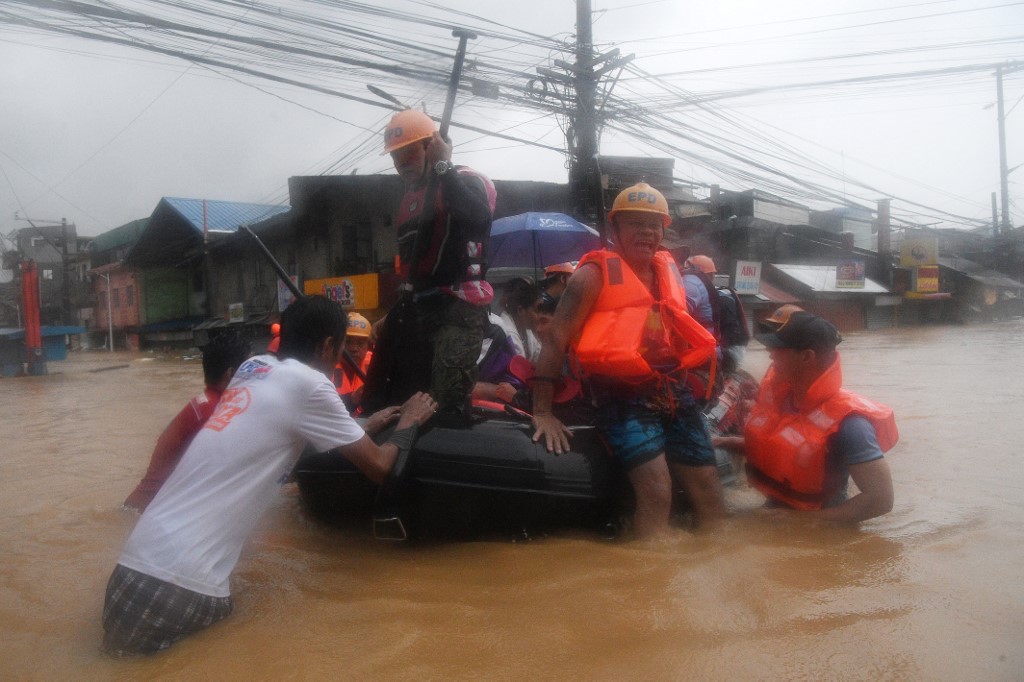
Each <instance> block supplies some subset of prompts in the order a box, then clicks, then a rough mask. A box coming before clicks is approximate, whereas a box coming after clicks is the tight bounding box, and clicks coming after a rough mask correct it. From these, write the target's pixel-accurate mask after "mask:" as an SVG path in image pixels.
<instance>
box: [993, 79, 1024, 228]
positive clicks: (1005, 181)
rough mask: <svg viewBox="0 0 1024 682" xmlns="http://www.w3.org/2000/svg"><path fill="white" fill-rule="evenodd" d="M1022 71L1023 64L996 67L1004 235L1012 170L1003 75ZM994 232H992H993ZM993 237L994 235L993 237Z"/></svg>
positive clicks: (1007, 223)
mask: <svg viewBox="0 0 1024 682" xmlns="http://www.w3.org/2000/svg"><path fill="white" fill-rule="evenodd" d="M1021 69H1024V64H1020V63H1018V62H1010V63H1008V64H1000V65H999V66H997V67H996V100H997V102H996V105H997V106H996V116H997V120H998V123H999V191H1000V192H1001V193H1002V201H1001V205H1002V209H1003V219H1002V221H1001V223H1000V231H1001V232H1002V233H1003V234H1006V232H1007V230H1009V229H1010V228H1011V227H1013V225H1011V224H1010V191H1009V185H1010V181H1009V177H1010V173H1011V171H1012V170H1013V169H1010V170H1007V167H1006V114H1004V113H1003V74H1004V73H1012V72H1014V71H1020V70H1021ZM993 232H994V231H993ZM993 236H994V235H993Z"/></svg>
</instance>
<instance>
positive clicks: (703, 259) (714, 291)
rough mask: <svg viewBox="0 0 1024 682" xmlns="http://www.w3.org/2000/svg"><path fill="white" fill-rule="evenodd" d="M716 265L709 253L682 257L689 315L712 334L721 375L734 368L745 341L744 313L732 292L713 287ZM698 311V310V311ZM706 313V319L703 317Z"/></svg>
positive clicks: (748, 341)
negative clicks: (708, 316) (716, 348)
mask: <svg viewBox="0 0 1024 682" xmlns="http://www.w3.org/2000/svg"><path fill="white" fill-rule="evenodd" d="M717 273H718V267H717V266H716V265H715V261H713V260H711V258H710V256H705V255H703V254H698V255H695V256H690V257H689V258H687V259H686V263H685V264H684V267H683V282H684V283H685V284H686V304H687V306H690V314H692V315H694V316H695V317H696V318H697V319H698V320H700V321H701V322H702V323H704V325H705V326H706V327H708V330H709V331H710V332H711V333H712V334H714V335H715V339H717V340H718V344H719V349H720V352H719V360H720V361H721V372H722V374H725V373H728V372H734V371H736V370H737V369H738V368H739V366H740V362H741V361H742V360H743V355H744V353H745V351H746V347H747V344H748V343H750V332H748V331H747V316H746V313H745V312H744V310H743V304H742V303H741V302H740V298H739V296H738V295H737V294H736V292H735V291H733V290H732V289H730V288H728V287H722V288H719V287H717V286H715V275H716V274H717ZM698 311H701V312H698ZM708 314H710V318H707V317H706V316H707V315H708Z"/></svg>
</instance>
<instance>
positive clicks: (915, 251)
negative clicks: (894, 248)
mask: <svg viewBox="0 0 1024 682" xmlns="http://www.w3.org/2000/svg"><path fill="white" fill-rule="evenodd" d="M938 264H939V240H938V238H936V237H908V238H907V239H904V240H903V243H902V244H900V265H902V266H904V267H914V266H915V265H938Z"/></svg>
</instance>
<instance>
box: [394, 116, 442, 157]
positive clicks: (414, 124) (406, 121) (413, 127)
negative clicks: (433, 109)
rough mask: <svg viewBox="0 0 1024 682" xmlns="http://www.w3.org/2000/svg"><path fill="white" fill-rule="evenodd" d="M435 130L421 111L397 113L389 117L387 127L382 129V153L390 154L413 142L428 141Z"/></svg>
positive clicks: (431, 122) (431, 121)
mask: <svg viewBox="0 0 1024 682" xmlns="http://www.w3.org/2000/svg"><path fill="white" fill-rule="evenodd" d="M436 130H437V128H436V127H435V126H434V121H433V120H431V118H430V117H429V116H427V115H426V114H424V113H423V112H422V111H416V110H415V109H405V110H404V111H399V112H398V113H397V114H395V115H394V116H392V117H391V120H390V121H388V127H387V128H385V129H384V153H385V154H390V153H391V152H393V151H395V150H396V149H401V148H402V147H407V146H409V145H410V144H412V143H414V142H419V141H420V140H426V139H429V138H431V137H433V135H434V132H435V131H436Z"/></svg>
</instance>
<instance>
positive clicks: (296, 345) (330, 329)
mask: <svg viewBox="0 0 1024 682" xmlns="http://www.w3.org/2000/svg"><path fill="white" fill-rule="evenodd" d="M347 328H348V316H347V315H346V314H345V311H344V310H343V309H342V307H341V304H339V303H337V302H336V301H331V300H330V299H327V298H325V297H323V296H304V297H302V298H300V299H297V300H296V301H295V302H294V303H292V304H291V305H290V306H288V307H287V308H286V309H285V311H284V312H283V313H281V346H280V347H279V348H278V349H277V357H279V358H281V359H282V360H285V359H287V358H294V359H296V360H298V361H299V362H303V363H305V364H310V363H311V362H313V360H315V359H316V350H317V345H318V344H320V343H321V342H322V341H323V340H324V339H326V338H332V339H334V340H335V341H336V345H337V346H338V347H339V348H340V347H341V344H342V343H344V341H345V330H346V329H347Z"/></svg>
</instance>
